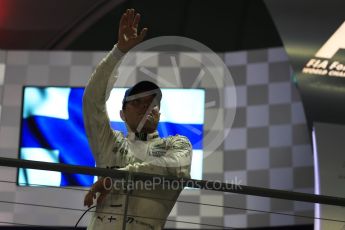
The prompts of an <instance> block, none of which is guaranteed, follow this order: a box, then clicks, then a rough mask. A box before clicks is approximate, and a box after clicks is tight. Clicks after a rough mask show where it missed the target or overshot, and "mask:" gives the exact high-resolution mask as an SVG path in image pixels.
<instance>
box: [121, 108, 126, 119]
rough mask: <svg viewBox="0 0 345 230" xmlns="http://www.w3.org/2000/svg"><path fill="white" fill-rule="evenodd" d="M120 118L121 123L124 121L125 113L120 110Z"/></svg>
mask: <svg viewBox="0 0 345 230" xmlns="http://www.w3.org/2000/svg"><path fill="white" fill-rule="evenodd" d="M120 117H121V119H122V120H123V121H126V116H125V113H124V112H123V110H120Z"/></svg>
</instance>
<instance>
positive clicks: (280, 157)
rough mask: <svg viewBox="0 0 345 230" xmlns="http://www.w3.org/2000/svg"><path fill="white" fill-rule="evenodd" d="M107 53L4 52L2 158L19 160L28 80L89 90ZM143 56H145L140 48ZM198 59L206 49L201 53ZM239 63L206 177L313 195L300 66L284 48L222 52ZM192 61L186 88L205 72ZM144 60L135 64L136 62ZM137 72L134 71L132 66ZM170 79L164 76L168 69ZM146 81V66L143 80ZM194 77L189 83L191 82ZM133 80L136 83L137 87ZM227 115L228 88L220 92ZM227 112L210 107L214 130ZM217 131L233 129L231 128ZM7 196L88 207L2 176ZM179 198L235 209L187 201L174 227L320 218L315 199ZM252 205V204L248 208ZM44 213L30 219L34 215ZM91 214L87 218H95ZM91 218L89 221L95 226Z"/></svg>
mask: <svg viewBox="0 0 345 230" xmlns="http://www.w3.org/2000/svg"><path fill="white" fill-rule="evenodd" d="M104 55H105V53H104V52H62V51H54V52H48V51H0V100H1V101H0V102H1V104H0V108H1V114H0V115H1V122H0V156H1V157H10V158H17V156H18V143H19V128H20V127H19V126H20V112H21V98H22V95H21V94H22V86H23V85H42V86H48V85H54V86H85V85H86V82H87V80H88V78H89V76H90V74H91V72H92V70H93V68H94V67H95V65H96V64H97V63H98V62H99V61H100V60H101V58H102V57H103V56H104ZM138 55H140V54H138ZM196 55H197V54H196ZM219 56H220V57H221V58H222V59H223V60H224V62H225V63H226V65H227V66H228V67H229V69H230V72H231V74H232V77H233V79H234V82H235V86H236V92H237V112H236V117H235V121H234V124H233V127H232V129H231V131H230V134H229V136H228V137H227V138H226V139H225V142H224V144H223V145H221V146H220V147H219V148H218V150H217V151H215V152H214V153H213V154H211V155H210V156H208V157H207V158H205V159H204V162H203V172H204V174H203V179H207V180H220V181H226V182H232V181H234V180H235V179H236V180H237V181H238V182H241V183H242V184H244V185H251V186H259V187H267V188H276V189H284V190H293V191H301V192H310V193H312V192H313V187H314V185H313V163H312V162H313V161H312V153H311V148H310V140H309V139H308V134H307V129H306V124H305V118H304V112H303V108H302V104H301V101H300V97H299V95H298V92H297V90H296V88H295V85H294V84H293V83H292V71H291V68H290V65H289V61H288V59H287V55H286V53H285V51H284V50H283V49H282V48H270V49H262V50H253V51H242V52H230V53H221V54H219ZM182 59H183V58H181V60H179V61H180V66H179V68H180V70H181V73H180V74H181V77H182V81H183V84H184V85H186V82H194V81H191V80H188V79H187V78H184V76H191V75H193V76H194V75H195V74H191V73H196V72H198V70H199V69H198V68H199V67H198V66H195V65H194V66H193V65H191V66H188V62H186V63H184V62H183V60H182ZM165 63H166V60H164V59H163V58H161V59H160V58H159V55H157V58H156V59H150V61H149V62H147V63H145V65H147V68H149V70H150V71H151V72H154V73H158V74H159V73H164V71H165V69H164V68H165V67H164V65H165ZM133 64H135V63H133ZM124 68H127V67H124ZM163 75H164V74H163ZM142 79H145V76H144V75H143V74H142V73H140V72H138V73H137V76H136V80H142ZM186 79H187V80H186ZM131 83H133V82H129V83H128V84H131ZM200 86H201V87H203V88H206V89H207V90H206V101H207V99H208V98H211V97H212V95H214V94H216V93H217V90H218V89H216V88H215V86H214V84H213V83H212V82H210V81H207V80H203V81H202V82H201V85H200ZM220 90H222V91H223V93H224V99H225V100H224V104H220V103H219V101H218V102H216V103H215V105H216V106H217V107H219V108H220V109H222V110H224V111H226V110H227V109H229V105H228V102H227V92H228V91H227V85H225V86H224V88H223V89H220ZM216 109H218V108H214V107H213V108H209V109H207V110H206V111H205V132H206V133H207V132H210V130H209V126H208V124H209V123H210V121H211V120H212V117H213V115H214V113H215V111H216ZM212 128H213V131H214V130H219V131H222V132H223V131H224V130H223V129H224V124H216V125H215V126H213V127H212ZM16 174H17V170H16V169H14V168H6V167H0V175H1V176H0V177H1V178H0V180H8V181H16ZM0 194H1V199H2V200H7V201H13V202H28V203H38V204H47V205H53V206H63V207H70V208H75V209H79V208H80V209H83V207H82V202H81V201H82V198H83V195H84V193H83V192H80V191H75V190H57V189H52V188H41V189H38V188H32V187H17V186H16V185H15V184H8V183H3V182H0ZM179 200H181V201H183V200H185V201H193V202H198V203H207V204H210V203H211V204H216V205H226V206H231V207H238V208H241V209H235V208H220V207H210V206H204V205H191V204H185V203H182V202H178V203H177V204H176V205H175V207H174V209H173V211H172V212H171V215H170V217H169V219H170V220H176V221H177V222H173V221H171V222H170V221H169V222H167V225H166V227H169V228H174V227H176V228H200V226H198V225H191V224H186V223H183V222H178V221H190V222H195V223H208V224H215V225H221V226H222V225H225V226H229V227H259V226H268V225H289V224H300V223H312V222H313V220H312V219H307V218H298V217H293V216H283V215H277V214H269V213H261V212H255V211H248V210H245V209H258V210H263V211H269V212H283V213H287V214H293V215H308V216H313V205H312V204H305V203H301V202H292V201H282V200H276V199H269V198H260V197H254V196H244V195H236V194H218V193H215V192H209V191H199V190H185V191H184V192H183V194H182V195H181V196H180V198H179ZM243 209H244V210H243ZM28 212H30V213H34V215H27V213H28ZM80 215H81V213H80V212H75V211H74V212H73V211H65V210H61V209H51V208H42V207H30V206H23V205H10V204H7V205H6V204H1V205H0V221H4V222H16V223H26V224H34V225H47V224H49V225H55V226H59V225H61V226H66V225H74V224H75V221H76V220H77V219H78V218H79V216H80ZM86 220H87V218H86ZM86 224H87V221H84V222H82V225H86Z"/></svg>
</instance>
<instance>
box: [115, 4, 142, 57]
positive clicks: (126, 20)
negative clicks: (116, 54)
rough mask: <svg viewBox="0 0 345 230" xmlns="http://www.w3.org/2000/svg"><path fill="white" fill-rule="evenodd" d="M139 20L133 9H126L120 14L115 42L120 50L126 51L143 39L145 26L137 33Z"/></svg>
mask: <svg viewBox="0 0 345 230" xmlns="http://www.w3.org/2000/svg"><path fill="white" fill-rule="evenodd" d="M139 21H140V14H138V13H136V12H135V10H134V9H127V10H126V12H125V13H123V14H122V17H121V20H120V25H119V37H118V43H117V47H118V48H119V49H120V50H121V51H122V52H127V51H128V50H130V49H131V48H133V47H134V46H136V45H137V44H138V43H140V42H141V41H142V40H143V39H144V37H145V35H146V32H147V28H143V29H142V30H141V31H140V33H139V34H138V25H139Z"/></svg>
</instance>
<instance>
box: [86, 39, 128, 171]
mask: <svg viewBox="0 0 345 230" xmlns="http://www.w3.org/2000/svg"><path fill="white" fill-rule="evenodd" d="M122 56H123V53H122V52H121V51H120V50H119V49H118V48H117V47H116V45H115V46H114V48H113V49H112V50H111V51H110V52H109V53H108V54H107V55H106V57H105V58H103V59H102V61H101V62H100V63H99V64H98V65H97V67H96V68H95V70H94V72H93V73H92V75H91V78H90V80H89V82H88V84H87V86H86V88H85V91H84V95H83V118H84V126H85V130H86V134H87V137H88V141H89V144H90V147H91V150H92V154H93V156H94V158H95V161H96V164H97V166H99V167H103V166H104V165H106V163H107V162H106V159H107V158H108V157H107V156H108V155H109V154H111V151H112V142H113V141H114V140H115V139H116V138H119V137H120V132H119V131H114V130H112V128H111V126H110V120H109V117H108V114H107V110H106V101H107V99H108V98H109V94H110V89H111V88H112V86H113V84H114V83H115V81H116V79H117V66H118V64H119V61H120V59H121V57H122Z"/></svg>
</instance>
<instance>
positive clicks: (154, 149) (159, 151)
mask: <svg viewBox="0 0 345 230" xmlns="http://www.w3.org/2000/svg"><path fill="white" fill-rule="evenodd" d="M150 147H151V149H150V155H151V156H153V157H161V156H164V155H165V154H166V152H167V148H166V141H165V140H159V141H156V142H154V143H152V145H151V146H150Z"/></svg>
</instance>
